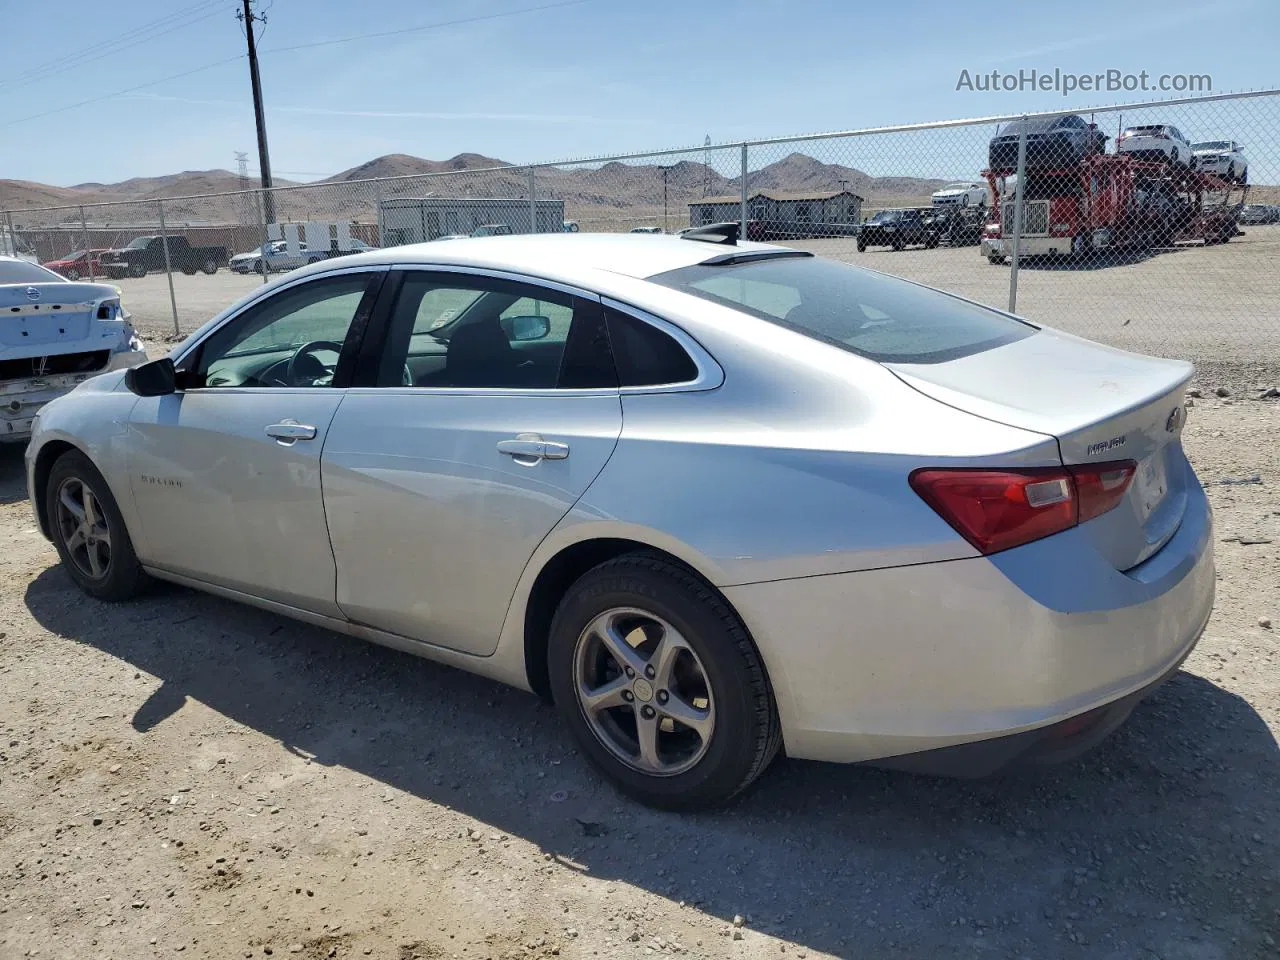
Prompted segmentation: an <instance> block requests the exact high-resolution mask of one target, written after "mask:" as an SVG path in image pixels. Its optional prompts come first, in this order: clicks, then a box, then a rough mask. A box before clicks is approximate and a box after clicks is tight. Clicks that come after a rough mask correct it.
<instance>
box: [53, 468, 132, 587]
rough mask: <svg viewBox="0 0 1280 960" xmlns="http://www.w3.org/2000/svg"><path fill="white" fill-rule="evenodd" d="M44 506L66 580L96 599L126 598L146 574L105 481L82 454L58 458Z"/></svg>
mask: <svg viewBox="0 0 1280 960" xmlns="http://www.w3.org/2000/svg"><path fill="white" fill-rule="evenodd" d="M45 511H46V518H47V521H48V525H49V532H50V533H51V534H52V535H53V543H54V546H55V547H56V548H57V550H58V556H59V558H61V560H62V565H63V567H65V568H66V571H67V573H68V574H70V576H71V579H72V580H74V581H75V582H76V585H77V586H79V587H80V589H81V590H83V591H84V592H85V593H87V594H89V595H90V596H92V597H97V598H98V599H99V600H109V601H117V600H128V599H130V598H131V597H134V596H136V595H137V594H138V593H139V592H140V591H141V590H142V589H143V587H144V586H145V585H146V583H147V575H146V574H145V573H144V572H143V570H142V566H141V565H140V564H139V563H138V556H137V554H136V553H134V552H133V541H132V540H130V539H129V531H128V530H126V529H125V525H124V517H122V516H121V515H120V508H119V507H118V506H116V500H115V497H113V496H112V495H111V490H110V488H108V487H107V481H106V480H105V479H104V478H103V476H102V474H101V473H99V472H98V469H97V468H96V467H95V466H94V465H93V463H92V462H91V461H90V460H89V458H88V457H86V456H85V455H84V454H83V453H80V452H79V451H78V450H70V451H68V452H66V453H64V454H63V455H62V456H61V457H59V458H58V460H57V462H56V463H55V464H54V465H53V469H52V470H51V471H50V472H49V481H48V484H47V486H46V487H45Z"/></svg>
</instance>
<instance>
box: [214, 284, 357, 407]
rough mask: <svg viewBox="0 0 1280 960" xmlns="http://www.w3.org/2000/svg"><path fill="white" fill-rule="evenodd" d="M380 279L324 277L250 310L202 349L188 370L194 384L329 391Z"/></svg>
mask: <svg viewBox="0 0 1280 960" xmlns="http://www.w3.org/2000/svg"><path fill="white" fill-rule="evenodd" d="M376 276H378V274H373V273H368V272H363V273H353V274H344V275H341V276H336V277H322V278H319V279H316V280H312V281H309V282H307V283H302V284H299V285H298V286H295V287H290V288H289V289H287V290H283V291H281V292H280V293H277V294H275V295H274V296H271V297H269V298H268V299H266V300H265V301H263V302H262V303H260V304H257V305H255V306H252V307H250V308H249V309H247V310H245V311H244V312H243V313H241V314H240V315H239V316H237V317H236V318H235V319H233V320H231V321H230V322H229V323H227V324H224V325H223V326H222V327H219V328H218V329H217V330H215V331H214V332H213V333H211V334H210V335H209V337H208V339H206V340H205V341H204V343H202V344H201V345H200V347H199V348H198V349H197V353H196V356H195V360H194V363H193V364H192V366H191V372H192V374H194V377H193V380H194V382H195V385H197V386H202V387H205V388H217V387H326V386H332V385H333V380H334V374H335V373H336V371H337V367H338V360H339V358H340V357H341V356H342V355H343V353H344V350H348V349H349V348H348V346H347V341H348V339H349V338H350V336H351V333H352V327H353V326H354V324H355V320H356V317H357V314H358V313H359V312H360V311H361V309H362V308H363V309H364V310H367V309H368V304H367V303H366V302H365V300H366V296H367V294H368V290H369V286H370V282H371V280H372V279H373V278H375V277H376Z"/></svg>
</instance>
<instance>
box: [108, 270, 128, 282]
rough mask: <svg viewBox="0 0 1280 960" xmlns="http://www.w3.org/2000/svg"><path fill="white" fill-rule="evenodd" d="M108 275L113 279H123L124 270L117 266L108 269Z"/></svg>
mask: <svg viewBox="0 0 1280 960" xmlns="http://www.w3.org/2000/svg"><path fill="white" fill-rule="evenodd" d="M107 277H108V279H111V280H123V279H124V271H123V270H120V269H115V268H113V269H110V270H108V271H107Z"/></svg>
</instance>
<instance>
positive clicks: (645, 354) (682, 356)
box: [605, 307, 698, 387]
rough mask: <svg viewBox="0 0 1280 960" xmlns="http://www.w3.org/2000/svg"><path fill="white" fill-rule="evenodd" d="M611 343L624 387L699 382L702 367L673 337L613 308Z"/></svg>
mask: <svg viewBox="0 0 1280 960" xmlns="http://www.w3.org/2000/svg"><path fill="white" fill-rule="evenodd" d="M605 318H606V320H607V322H608V325H609V342H610V343H611V344H612V346H613V360H614V364H615V365H616V367H617V370H618V385H619V386H622V387H655V386H661V385H662V384H667V383H687V382H688V381H690V380H695V379H697V376H698V367H697V365H696V364H695V363H694V362H693V360H692V358H691V357H690V356H689V354H687V353H685V351H684V347H682V346H680V344H679V343H677V342H676V339H675V338H674V337H672V336H671V335H670V334H668V333H665V332H664V331H662V330H659V329H658V328H657V327H655V326H652V325H651V324H648V323H645V322H644V321H643V320H639V319H637V318H635V317H632V316H629V315H628V314H625V313H623V312H621V311H620V310H614V309H613V308H612V307H606V308H605Z"/></svg>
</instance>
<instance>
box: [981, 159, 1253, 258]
mask: <svg viewBox="0 0 1280 960" xmlns="http://www.w3.org/2000/svg"><path fill="white" fill-rule="evenodd" d="M983 176H984V177H985V178H986V180H987V182H988V184H990V186H991V191H992V196H995V197H999V198H1001V202H1000V203H999V204H998V205H997V206H996V207H994V208H993V218H992V222H990V223H988V224H987V227H986V232H985V234H984V236H983V239H982V246H981V250H982V254H983V255H984V256H985V257H986V258H987V259H988V260H989V261H990V262H991V263H1004V262H1005V261H1006V260H1007V259H1008V257H1009V255H1010V252H1011V250H1012V244H1011V242H1010V240H1009V238H1010V236H1011V235H1012V233H1013V209H1014V208H1013V195H1014V185H1015V182H1016V179H1017V178H1016V175H1015V171H1014V170H1011V169H990V170H984V171H983ZM1026 181H1027V182H1026V193H1025V201H1024V207H1023V218H1022V233H1021V235H1020V238H1019V256H1023V257H1037V256H1046V255H1049V256H1055V255H1056V256H1074V257H1087V256H1089V255H1090V254H1091V253H1093V252H1094V251H1100V250H1109V249H1114V248H1122V247H1129V248H1147V247H1155V246H1168V245H1170V244H1172V243H1174V242H1175V241H1178V240H1203V241H1204V242H1205V243H1207V244H1208V243H1226V242H1227V241H1228V240H1230V239H1231V237H1233V236H1234V235H1235V232H1236V225H1237V224H1238V222H1239V217H1240V211H1241V209H1242V208H1243V207H1244V202H1245V196H1246V195H1247V193H1248V189H1249V188H1248V187H1247V186H1245V185H1241V184H1237V183H1232V182H1230V181H1227V180H1224V179H1222V178H1220V177H1216V176H1214V175H1212V174H1207V173H1202V172H1199V171H1195V170H1188V169H1185V168H1182V167H1177V166H1174V165H1172V164H1169V163H1160V162H1152V161H1146V160H1136V159H1134V158H1133V157H1131V156H1127V155H1124V154H1119V155H1117V154H1111V153H1098V154H1092V155H1090V156H1086V157H1084V158H1082V159H1081V160H1079V161H1078V162H1076V163H1074V164H1072V165H1071V166H1069V167H1063V168H1059V169H1041V170H1032V171H1028V172H1027V174H1026Z"/></svg>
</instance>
